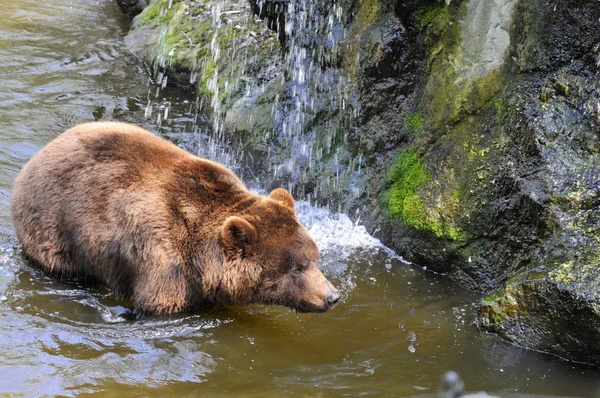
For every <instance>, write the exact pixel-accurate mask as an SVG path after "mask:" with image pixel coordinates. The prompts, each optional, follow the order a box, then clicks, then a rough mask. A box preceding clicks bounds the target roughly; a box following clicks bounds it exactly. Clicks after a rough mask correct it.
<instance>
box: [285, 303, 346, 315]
mask: <svg viewBox="0 0 600 398" xmlns="http://www.w3.org/2000/svg"><path fill="white" fill-rule="evenodd" d="M334 305H335V304H334ZM334 305H332V306H329V305H327V304H326V303H324V304H323V306H320V307H318V306H316V305H312V304H309V303H295V305H291V306H289V307H290V309H291V310H292V311H296V312H297V313H308V312H326V311H328V310H330V309H331V308H333V306H334Z"/></svg>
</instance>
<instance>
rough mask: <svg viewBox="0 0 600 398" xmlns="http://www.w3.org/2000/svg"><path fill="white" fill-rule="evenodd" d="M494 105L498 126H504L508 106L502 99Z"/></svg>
mask: <svg viewBox="0 0 600 398" xmlns="http://www.w3.org/2000/svg"><path fill="white" fill-rule="evenodd" d="M494 105H495V106H496V123H498V126H502V124H503V123H504V118H505V115H506V105H505V104H504V101H503V100H502V99H497V100H496V101H495V102H494Z"/></svg>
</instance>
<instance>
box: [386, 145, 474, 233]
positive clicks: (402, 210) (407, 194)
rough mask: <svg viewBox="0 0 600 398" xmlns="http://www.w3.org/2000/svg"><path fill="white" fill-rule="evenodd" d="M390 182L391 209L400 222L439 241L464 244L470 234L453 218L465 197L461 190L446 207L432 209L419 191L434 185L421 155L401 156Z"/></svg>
mask: <svg viewBox="0 0 600 398" xmlns="http://www.w3.org/2000/svg"><path fill="white" fill-rule="evenodd" d="M388 179H389V180H390V181H391V183H392V186H391V189H390V191H389V199H388V209H389V212H390V215H391V216H392V217H397V218H400V219H402V220H403V221H404V223H405V224H406V225H408V226H410V227H413V228H415V229H418V230H425V231H430V232H432V233H433V234H435V235H436V236H437V237H439V238H446V239H450V240H452V241H455V242H458V243H464V242H466V241H467V239H468V234H467V233H465V232H464V231H462V230H461V229H460V228H459V227H457V226H456V225H454V220H453V217H450V218H448V216H449V215H452V216H453V215H455V214H456V213H457V212H458V207H459V204H460V202H461V200H462V198H463V197H464V192H463V191H462V190H460V189H458V190H456V191H454V192H453V193H452V194H451V195H450V197H449V198H448V199H447V200H446V201H445V202H444V204H443V206H442V207H439V206H436V207H433V208H431V207H429V206H427V204H426V203H425V201H424V200H423V199H422V198H421V197H420V195H419V192H418V191H419V188H420V187H422V186H423V185H424V184H426V183H428V182H430V181H431V175H430V174H429V172H428V171H427V169H426V167H425V166H424V165H423V163H422V162H421V159H420V157H419V154H418V153H417V152H416V151H415V150H414V149H411V148H408V149H406V150H404V151H402V152H401V153H400V155H399V156H398V158H397V159H396V161H395V162H394V165H393V166H392V167H391V168H390V171H389V173H388Z"/></svg>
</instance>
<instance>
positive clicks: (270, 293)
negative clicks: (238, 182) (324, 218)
mask: <svg viewBox="0 0 600 398" xmlns="http://www.w3.org/2000/svg"><path fill="white" fill-rule="evenodd" d="M221 250H222V253H223V258H224V259H223V273H224V274H223V278H222V280H221V289H223V290H224V293H226V294H227V296H228V297H229V300H228V301H230V302H231V303H234V304H250V303H262V304H278V305H284V306H287V307H290V308H292V309H295V310H296V311H298V312H324V311H327V310H328V309H330V308H332V307H333V306H334V305H335V304H336V303H337V302H338V301H339V299H340V294H339V292H338V290H337V289H336V288H335V287H333V285H332V284H331V283H330V282H329V281H328V280H327V279H326V278H325V276H324V275H323V273H322V272H321V271H320V270H319V267H318V264H319V257H320V254H319V249H318V247H317V244H316V242H315V240H314V239H313V238H312V236H310V234H309V233H308V231H307V230H306V229H305V228H304V227H303V226H302V225H300V223H299V222H298V219H297V218H296V211H295V208H294V198H293V197H292V195H290V193H289V192H287V191H286V190H284V189H280V188H279V189H275V190H274V191H273V192H271V194H270V195H269V196H268V197H261V198H260V199H259V200H257V201H256V203H255V204H253V205H252V206H251V207H250V208H248V209H247V210H246V211H245V212H244V213H243V214H241V215H240V216H232V217H229V218H228V219H227V220H226V221H225V223H224V224H223V226H222V229H221Z"/></svg>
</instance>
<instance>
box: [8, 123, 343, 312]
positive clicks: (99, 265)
mask: <svg viewBox="0 0 600 398" xmlns="http://www.w3.org/2000/svg"><path fill="white" fill-rule="evenodd" d="M12 217H13V222H14V226H15V229H16V233H17V236H18V238H19V240H20V242H21V244H22V248H23V253H24V255H25V257H26V258H28V259H30V260H31V262H32V263H33V264H35V265H37V266H39V267H40V268H41V269H42V270H43V271H45V272H46V273H47V274H49V275H51V276H55V277H58V278H63V279H70V280H83V281H90V282H96V283H100V284H103V285H106V286H108V287H109V288H111V289H112V291H114V292H115V293H116V294H117V295H120V296H124V297H130V298H132V299H133V302H134V304H135V308H136V310H137V311H138V312H140V313H172V312H181V311H189V310H193V309H198V308H201V307H205V306H207V305H214V304H224V305H245V304H251V303H262V304H279V305H284V306H287V307H290V308H292V309H295V310H297V311H299V312H323V311H326V310H328V309H330V308H332V307H333V306H334V305H335V304H336V303H337V302H338V300H339V299H340V294H339V293H338V291H337V290H336V289H335V288H334V287H333V285H332V284H331V283H330V282H329V281H328V280H327V279H326V278H325V277H324V276H323V274H322V273H321V271H320V270H319V268H318V262H319V249H318V248H317V245H316V243H315V240H314V239H313V238H312V237H311V235H310V234H309V233H308V231H307V230H306V229H305V228H304V227H303V226H302V225H300V223H299V222H298V220H297V218H296V212H295V209H294V199H293V197H292V196H291V195H290V193H289V192H287V191H286V190H284V189H275V190H274V191H272V192H271V193H270V194H269V195H268V196H262V195H257V194H254V193H252V192H250V191H248V190H247V189H246V187H245V186H244V184H243V183H242V182H241V181H240V180H239V179H238V178H237V177H236V176H235V175H234V174H233V173H232V172H231V171H229V170H228V169H226V168H225V167H223V166H221V165H220V164H218V163H215V162H212V161H209V160H205V159H201V158H198V157H196V156H193V155H190V154H189V153H187V152H185V151H184V150H182V149H180V148H179V147H177V146H175V145H173V144H171V143H169V142H168V141H166V140H164V139H162V138H160V137H158V136H156V135H154V134H152V133H150V132H148V131H146V130H144V129H142V128H139V127H136V126H133V125H129V124H125V123H116V122H96V123H87V124H82V125H79V126H76V127H73V128H71V129H69V130H67V131H66V132H64V133H63V134H61V135H60V136H58V137H57V138H55V139H54V140H53V141H51V142H50V143H49V144H48V145H47V146H46V147H44V148H43V149H42V150H41V151H40V152H39V153H38V154H36V155H35V156H34V157H33V158H32V159H31V160H30V161H29V163H27V165H25V167H24V168H23V170H22V171H21V173H20V174H19V176H18V177H17V179H16V182H15V185H14V189H13V192H12Z"/></svg>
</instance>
